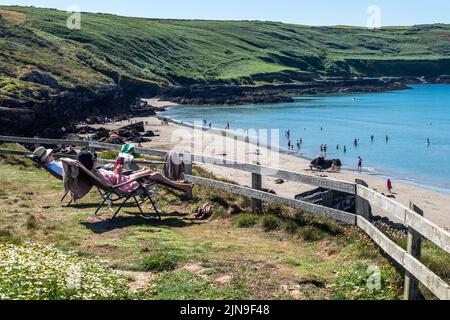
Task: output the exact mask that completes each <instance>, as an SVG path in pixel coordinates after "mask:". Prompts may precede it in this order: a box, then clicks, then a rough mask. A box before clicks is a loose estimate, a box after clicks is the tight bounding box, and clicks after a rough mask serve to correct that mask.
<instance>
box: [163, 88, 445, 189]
mask: <svg viewBox="0 0 450 320" xmlns="http://www.w3.org/2000/svg"><path fill="white" fill-rule="evenodd" d="M412 87H413V90H403V91H394V92H386V93H369V94H367V93H362V94H339V95H324V96H311V97H298V98H296V99H297V101H296V102H294V103H280V104H268V105H245V106H229V107H225V106H208V107H198V106H186V107H185V106H183V107H174V108H170V109H169V110H168V111H167V112H165V113H164V115H166V116H168V117H171V118H174V119H177V120H182V121H184V122H187V123H194V122H195V121H202V120H203V119H206V120H207V121H208V122H211V123H212V125H213V127H216V128H225V126H226V123H227V122H229V123H230V126H231V129H244V130H247V129H279V130H280V139H281V141H280V146H281V147H282V148H287V140H286V139H285V137H284V132H285V131H286V130H288V129H289V130H291V136H292V138H291V140H292V141H293V143H294V144H296V142H297V139H299V138H301V139H302V140H303V147H302V155H303V156H305V157H308V158H314V157H316V156H317V155H318V154H319V153H320V145H321V144H327V146H328V158H340V159H341V160H342V161H343V164H344V168H346V169H355V168H356V165H357V157H358V156H361V157H362V158H363V159H364V169H365V171H366V172H367V173H370V174H379V175H383V176H388V177H391V178H394V179H397V180H402V181H407V182H411V183H415V184H420V185H425V186H428V187H431V188H434V189H439V190H442V191H446V192H450V85H413V86H412ZM371 135H373V136H374V142H373V143H372V142H371ZM386 135H388V136H389V142H388V143H386V139H385V136H386ZM355 139H359V140H360V143H359V146H358V147H356V148H355V146H354V144H353V141H354V140H355ZM427 139H430V142H431V144H430V146H428V143H427ZM337 145H339V150H337ZM344 145H345V146H346V147H347V153H346V154H344V151H343V146H344Z"/></svg>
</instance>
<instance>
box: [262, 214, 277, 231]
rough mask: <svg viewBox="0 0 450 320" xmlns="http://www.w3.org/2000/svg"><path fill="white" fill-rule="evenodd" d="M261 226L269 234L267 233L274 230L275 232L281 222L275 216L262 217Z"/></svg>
mask: <svg viewBox="0 0 450 320" xmlns="http://www.w3.org/2000/svg"><path fill="white" fill-rule="evenodd" d="M261 224H262V227H263V229H264V231H266V232H269V231H274V230H277V229H278V228H280V225H281V220H280V218H278V217H276V216H272V215H270V216H264V218H263V219H262V222H261Z"/></svg>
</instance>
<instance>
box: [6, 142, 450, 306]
mask: <svg viewBox="0 0 450 320" xmlns="http://www.w3.org/2000/svg"><path fill="white" fill-rule="evenodd" d="M0 141H4V142H15V143H19V142H20V143H30V144H36V145H37V144H44V145H76V146H81V147H85V148H90V149H104V150H116V151H120V148H121V146H118V145H112V144H105V143H98V142H94V141H69V140H59V139H40V138H21V137H5V136H0ZM136 151H137V152H139V153H141V154H143V155H147V156H155V157H160V158H163V157H165V155H166V153H167V151H163V150H152V149H146V148H137V150H136ZM0 154H16V155H23V154H24V152H21V151H12V150H0ZM187 158H188V159H191V161H187V162H188V169H189V168H190V170H188V171H187V174H186V175H185V179H186V181H188V182H190V183H193V184H196V185H200V186H205V187H211V188H215V189H218V190H224V191H228V192H231V193H234V194H238V195H242V196H247V197H250V198H252V199H253V200H254V201H253V203H254V208H256V209H260V205H261V201H265V202H269V203H275V204H279V205H285V206H288V207H291V208H294V209H298V210H303V211H306V212H310V213H312V214H316V215H318V216H321V217H326V218H330V219H333V220H336V221H339V222H342V223H345V224H350V225H357V226H358V227H359V228H360V229H362V230H363V231H364V232H365V233H367V234H368V235H369V236H370V238H371V239H372V240H373V241H374V242H375V243H376V244H377V245H378V246H380V248H381V249H383V250H384V251H385V252H386V254H388V255H389V256H391V257H392V258H393V259H394V260H395V261H397V263H399V264H400V265H401V266H402V267H403V268H404V269H405V270H406V273H407V277H409V278H410V279H405V284H406V285H408V286H410V287H409V288H406V287H405V298H408V299H411V298H413V296H414V294H415V293H414V292H412V291H411V288H414V286H415V287H417V285H416V284H415V280H417V281H418V282H420V283H422V284H423V285H424V286H425V287H427V288H428V289H429V290H430V291H431V292H433V293H434V294H435V295H436V296H437V297H438V298H439V299H444V300H448V299H450V287H449V285H448V284H447V283H445V282H444V281H443V280H442V279H440V278H439V277H438V276H437V275H436V274H434V273H433V272H432V271H431V270H429V269H428V268H427V267H426V266H425V265H423V264H422V263H421V262H420V261H419V259H420V254H418V252H419V251H420V245H421V242H420V241H418V238H417V235H411V237H412V238H411V241H412V240H414V241H415V243H416V248H415V249H414V250H413V247H412V246H411V247H410V246H408V250H409V252H408V251H406V250H404V249H403V248H401V247H400V246H398V245H397V244H395V243H394V242H393V241H392V240H390V239H389V238H388V237H387V236H385V235H384V234H383V233H382V232H381V231H380V230H379V229H378V228H376V227H375V226H374V225H373V224H371V223H370V221H369V219H368V217H367V208H368V204H370V205H373V206H377V207H379V208H381V209H383V210H385V211H386V212H390V213H391V214H393V215H394V216H395V217H396V218H397V219H399V220H400V221H401V222H402V223H403V224H404V225H406V226H407V227H408V228H409V233H410V234H411V233H412V232H417V233H419V234H420V235H421V236H423V237H424V238H426V239H429V240H430V241H431V242H433V243H434V244H436V245H437V246H438V247H440V248H441V249H443V250H445V251H446V252H448V253H450V233H449V232H448V231H446V230H444V229H442V228H440V227H439V226H437V225H436V224H434V223H432V222H431V221H429V220H428V219H426V218H424V217H423V216H422V215H421V214H420V210H419V209H418V208H416V207H414V206H411V208H408V207H406V206H404V205H402V204H400V203H398V202H396V201H394V200H392V199H390V198H387V197H386V196H384V195H382V194H380V193H378V192H376V191H374V190H371V189H369V188H368V186H366V185H364V184H362V182H361V181H357V183H349V182H345V181H339V180H334V179H329V178H320V177H316V176H312V175H307V174H301V173H297V172H290V171H286V170H279V169H274V168H269V167H263V166H259V165H254V164H249V163H238V162H235V161H229V160H228V161H227V160H226V159H220V158H213V157H205V156H198V155H188V156H187ZM193 162H194V163H202V164H213V165H216V166H221V167H226V168H231V169H236V170H241V171H246V172H249V173H251V174H252V188H248V187H242V186H238V185H233V184H229V183H224V182H219V181H215V180H210V179H205V178H202V177H198V176H193V175H192V169H191V168H192V163H193ZM262 176H271V177H276V178H280V179H283V180H287V181H294V182H300V183H304V184H308V185H312V186H317V187H322V188H326V189H330V190H336V191H341V192H345V193H348V194H352V195H355V196H356V198H357V204H358V203H359V206H358V205H357V207H358V208H357V209H358V210H357V215H354V214H350V213H347V212H343V211H339V210H335V209H332V208H327V207H324V206H320V205H315V204H312V203H308V202H304V201H299V200H295V199H290V198H286V197H281V196H278V195H274V194H270V193H267V192H264V191H261V190H260V189H261V187H262V183H261V182H262V181H261V178H262ZM358 214H359V215H358ZM417 245H418V246H419V248H417ZM410 280H412V281H410ZM416 290H417V289H416ZM413 291H414V290H413Z"/></svg>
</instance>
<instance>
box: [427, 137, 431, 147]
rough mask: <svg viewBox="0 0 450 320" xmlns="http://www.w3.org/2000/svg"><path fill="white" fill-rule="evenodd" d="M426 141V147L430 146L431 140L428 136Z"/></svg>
mask: <svg viewBox="0 0 450 320" xmlns="http://www.w3.org/2000/svg"><path fill="white" fill-rule="evenodd" d="M427 143H428V147H430V145H431V140H430V138H428V139H427Z"/></svg>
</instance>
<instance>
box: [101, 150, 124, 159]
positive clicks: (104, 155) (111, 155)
mask: <svg viewBox="0 0 450 320" xmlns="http://www.w3.org/2000/svg"><path fill="white" fill-rule="evenodd" d="M118 155H119V153H118V152H117V151H113V150H108V151H103V152H101V153H99V154H98V158H99V159H105V160H115V159H117V157H118Z"/></svg>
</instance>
